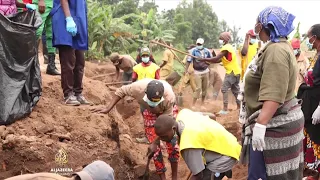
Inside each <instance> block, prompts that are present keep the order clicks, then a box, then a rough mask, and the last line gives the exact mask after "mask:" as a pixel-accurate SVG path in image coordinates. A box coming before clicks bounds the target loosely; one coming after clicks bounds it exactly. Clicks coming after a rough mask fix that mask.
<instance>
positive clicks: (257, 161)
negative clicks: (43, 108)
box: [97, 6, 320, 180]
mask: <svg viewBox="0 0 320 180" xmlns="http://www.w3.org/2000/svg"><path fill="white" fill-rule="evenodd" d="M284 17H285V18H284ZM283 18H284V19H283ZM294 19H295V16H294V15H292V14H290V13H288V12H287V11H285V10H284V9H283V8H281V7H275V6H270V7H267V8H265V9H264V10H263V11H262V12H260V14H259V15H258V18H257V21H256V24H255V26H254V29H253V30H252V31H251V30H250V31H249V32H248V33H247V36H246V40H245V44H244V47H243V49H242V51H241V57H242V61H244V62H243V63H241V65H242V70H241V68H240V67H239V63H238V61H237V57H236V54H235V50H234V48H233V47H232V46H231V44H230V43H229V41H230V39H231V36H230V34H229V33H227V32H224V33H222V34H221V35H220V38H219V43H220V44H221V46H222V48H221V50H220V53H218V54H217V55H216V56H212V54H211V52H210V51H209V50H208V49H205V48H203V44H204V41H203V39H198V41H197V46H196V47H195V48H193V49H192V50H191V51H190V54H191V55H193V56H196V57H198V58H194V57H192V58H190V59H188V60H187V64H188V65H187V70H189V63H192V64H193V68H194V75H195V76H194V78H195V79H196V80H195V82H196V83H195V84H196V88H195V91H194V92H195V96H194V98H195V100H196V99H197V98H199V95H200V94H201V95H202V101H204V96H205V95H206V87H205V85H206V83H205V81H207V79H208V74H209V70H208V66H209V64H210V63H220V62H222V64H223V66H224V68H225V69H226V77H225V79H224V83H223V84H224V85H223V88H222V89H223V90H222V93H223V94H224V109H223V110H222V111H221V112H220V114H226V113H227V104H228V101H227V98H226V97H227V94H226V92H227V90H228V89H230V88H231V91H232V92H233V94H234V96H235V97H236V98H237V105H238V108H240V107H241V110H240V114H241V116H242V118H239V119H240V120H241V121H240V122H241V124H242V128H243V132H242V142H241V145H242V146H241V145H240V144H239V143H238V141H237V139H236V137H235V136H234V135H232V134H231V133H229V132H228V131H227V130H226V129H225V128H224V127H223V126H222V125H220V124H219V123H217V122H216V121H215V117H214V116H208V115H207V114H205V113H201V112H195V111H192V110H189V109H182V110H180V111H179V112H178V110H177V108H176V104H175V98H174V93H173V91H172V88H171V87H170V85H169V84H168V83H167V82H165V81H163V80H152V79H143V80H138V81H137V82H134V83H132V84H130V85H126V86H123V87H121V88H120V89H118V90H117V91H116V93H115V97H114V99H113V101H112V102H111V103H110V104H109V105H108V106H107V108H106V109H99V110H97V111H98V112H102V113H107V112H108V111H110V110H111V108H112V107H113V106H114V105H115V103H116V102H117V101H119V100H120V99H121V98H123V97H124V96H125V95H129V96H133V97H134V98H135V99H137V101H138V103H139V104H140V107H141V114H142V116H143V117H144V124H145V133H146V135H147V137H148V140H149V142H150V143H151V145H150V147H149V153H148V157H149V158H152V157H153V158H154V160H155V165H156V169H157V173H159V176H160V178H161V179H166V177H165V173H164V172H165V170H166V168H165V167H164V165H163V158H162V153H161V149H160V140H161V141H164V142H167V146H168V152H169V153H168V154H169V161H170V162H171V169H172V179H177V172H178V171H177V168H178V163H177V161H178V159H179V155H180V154H181V155H182V157H183V159H184V160H185V162H186V164H187V166H188V168H189V169H190V170H191V172H192V177H191V179H192V180H196V179H222V178H223V177H225V176H227V177H231V176H232V168H233V167H234V165H235V164H237V162H238V161H239V162H240V163H242V164H248V165H249V166H248V169H249V171H248V180H257V179H261V180H267V179H268V180H270V179H272V180H277V179H279V180H280V179H281V180H282V179H290V180H291V179H293V180H301V179H302V178H303V172H304V169H305V165H309V166H307V167H306V168H307V169H313V170H315V171H318V169H317V168H318V167H319V160H318V159H319V147H320V146H319V145H318V144H319V142H318V139H319V138H318V137H320V136H319V133H318V132H319V128H318V124H319V122H320V106H319V102H320V100H319V98H320V95H319V92H320V91H319V86H320V84H319V82H320V81H319V79H320V71H319V70H320V62H319V59H320V55H319V51H320V49H319V48H320V34H319V33H320V25H318V24H317V25H314V26H312V27H311V28H310V30H309V32H308V34H307V36H308V38H307V40H306V41H307V44H308V46H309V48H310V49H316V50H317V56H316V58H315V59H316V60H315V63H313V68H309V69H308V70H307V73H306V74H304V75H303V77H304V81H303V83H301V84H300V86H299V91H298V93H297V92H296V91H295V89H296V80H297V75H298V71H297V58H298V57H299V55H300V53H299V50H298V49H299V48H296V47H292V46H291V44H290V43H289V42H288V39H287V37H288V35H289V34H290V33H291V32H292V31H293V30H294V27H293V20H294ZM255 39H258V40H260V41H262V42H264V43H265V45H264V46H263V47H261V48H260V49H259V48H258V47H259V46H257V44H256V40H255ZM300 69H301V68H300ZM160 71H161V69H160ZM300 74H301V73H300ZM155 76H156V75H155V74H152V77H155ZM153 79H154V78H153ZM199 92H200V93H199ZM170 94H171V95H170ZM296 95H297V96H298V97H299V98H302V99H303V102H302V104H301V101H299V100H298V99H297V98H296V97H297V96H296ZM242 119H244V120H243V121H242ZM304 133H305V134H306V136H304ZM304 140H305V143H304ZM178 145H179V146H178ZM306 149H307V150H308V151H304V150H306ZM179 152H180V153H179ZM305 157H308V158H309V159H308V158H305ZM310 157H313V158H310ZM207 172H208V173H207ZM307 178H308V179H317V178H318V177H307Z"/></svg>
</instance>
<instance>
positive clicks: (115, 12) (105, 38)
mask: <svg viewBox="0 0 320 180" xmlns="http://www.w3.org/2000/svg"><path fill="white" fill-rule="evenodd" d="M87 3H88V24H89V47H90V49H89V51H88V53H87V57H88V59H102V58H103V57H105V56H108V55H110V54H111V53H112V52H119V53H126V54H135V53H136V50H137V48H138V47H141V46H149V47H150V48H151V50H152V52H153V53H154V54H161V52H159V53H158V51H162V50H163V48H162V47H159V46H156V45H154V44H149V42H150V41H151V40H154V41H159V42H165V43H167V42H171V43H172V44H173V45H174V47H176V48H178V49H180V50H184V49H185V47H187V46H189V45H190V44H192V43H195V41H196V39H198V38H200V37H201V38H204V39H205V46H206V47H208V48H218V47H219V44H218V39H219V38H218V37H219V34H220V33H221V32H223V31H230V32H232V34H233V39H234V41H233V42H234V43H238V42H240V41H241V39H239V38H238V31H239V29H240V28H239V27H233V28H230V27H229V26H228V24H227V23H226V22H225V21H224V20H221V21H219V20H218V17H217V15H216V14H215V13H214V12H213V10H212V7H211V6H210V5H209V4H208V3H207V1H206V0H193V2H189V1H187V0H182V1H181V2H180V4H179V5H178V7H177V8H176V9H171V10H168V11H162V12H159V11H158V6H157V5H156V4H155V0H87Z"/></svg>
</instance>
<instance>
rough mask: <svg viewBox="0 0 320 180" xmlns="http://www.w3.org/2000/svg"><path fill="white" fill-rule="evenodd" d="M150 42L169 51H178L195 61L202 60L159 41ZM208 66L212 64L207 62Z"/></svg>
mask: <svg viewBox="0 0 320 180" xmlns="http://www.w3.org/2000/svg"><path fill="white" fill-rule="evenodd" d="M150 42H151V43H154V44H158V45H160V46H163V47H166V48H168V49H171V50H174V51H177V52H179V53H181V54H184V55H187V56H190V57H193V58H195V59H201V57H197V56H193V55H191V54H189V53H186V52H183V51H180V50H179V49H175V48H173V47H170V46H168V45H165V44H162V43H160V42H157V41H150ZM179 62H180V61H179ZM180 63H182V62H180ZM182 64H183V63H182ZM206 64H210V63H208V62H206Z"/></svg>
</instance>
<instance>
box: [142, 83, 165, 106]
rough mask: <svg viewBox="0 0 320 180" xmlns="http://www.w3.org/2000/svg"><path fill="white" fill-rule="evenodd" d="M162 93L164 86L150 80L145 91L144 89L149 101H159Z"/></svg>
mask: <svg viewBox="0 0 320 180" xmlns="http://www.w3.org/2000/svg"><path fill="white" fill-rule="evenodd" d="M163 93H164V86H163V84H162V83H161V82H160V81H157V80H152V81H151V82H149V84H148V86H147V89H146V95H147V98H148V99H149V100H150V101H154V102H157V101H160V100H161V98H162V96H163Z"/></svg>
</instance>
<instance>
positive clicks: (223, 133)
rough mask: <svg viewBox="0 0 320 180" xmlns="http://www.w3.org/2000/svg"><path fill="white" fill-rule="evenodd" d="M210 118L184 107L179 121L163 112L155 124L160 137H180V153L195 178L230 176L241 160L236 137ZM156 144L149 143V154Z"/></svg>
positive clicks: (160, 138)
mask: <svg viewBox="0 0 320 180" xmlns="http://www.w3.org/2000/svg"><path fill="white" fill-rule="evenodd" d="M210 118H212V116H210V115H207V114H203V113H199V112H193V111H191V110H189V109H183V110H181V111H180V112H179V113H178V115H177V118H176V120H175V118H174V117H172V116H168V115H160V116H159V117H158V118H157V120H156V123H155V124H154V128H155V133H156V134H157V136H158V137H159V138H158V140H162V141H165V142H171V141H172V140H173V139H179V141H178V142H179V146H180V154H181V155H182V157H183V159H184V161H185V162H186V164H187V166H188V168H189V169H190V170H191V172H192V174H193V176H192V178H191V179H193V180H202V179H206V180H207V179H214V180H221V179H222V178H223V177H224V176H227V177H228V178H231V177H232V167H233V166H234V165H235V164H236V163H237V161H238V160H239V156H240V152H241V146H240V144H239V143H238V141H237V138H236V137H235V136H234V135H232V134H231V133H230V132H228V131H227V130H226V129H225V128H224V127H223V126H222V125H221V124H219V123H218V122H216V121H215V120H213V119H210ZM154 143H155V144H156V143H158V142H156V141H155V142H154ZM155 144H151V145H150V147H149V153H148V156H151V155H152V154H153V152H154V151H155V148H154V147H155V146H156V145H155ZM207 174H208V175H207Z"/></svg>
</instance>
